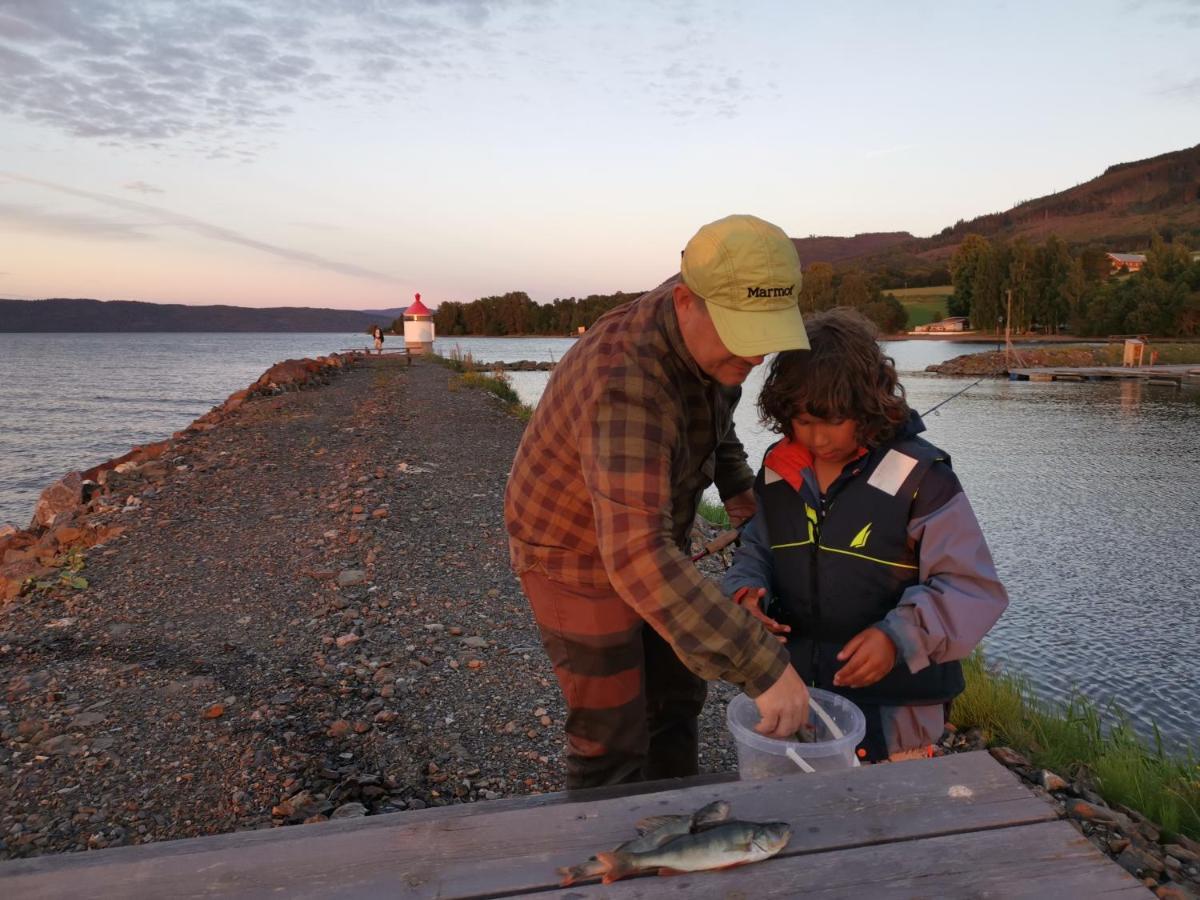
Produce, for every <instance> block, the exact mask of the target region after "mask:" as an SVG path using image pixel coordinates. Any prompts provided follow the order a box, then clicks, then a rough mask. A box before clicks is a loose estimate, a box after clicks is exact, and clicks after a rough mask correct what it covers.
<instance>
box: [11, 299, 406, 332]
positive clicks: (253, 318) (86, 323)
mask: <svg viewBox="0 0 1200 900" xmlns="http://www.w3.org/2000/svg"><path fill="white" fill-rule="evenodd" d="M392 318H395V317H394V316H393V317H392ZM390 322H391V318H386V317H384V316H381V315H376V314H374V313H365V312H359V311H355V310H344V309H314V308H311V307H305V306H273V307H267V308H263V309H251V308H249V307H242V306H184V305H183V304H179V303H170V304H168V303H140V302H135V301H131V300H65V299H55V300H0V332H15V331H42V332H46V331H267V332H272V331H275V332H279V331H345V332H360V331H366V329H367V328H368V327H369V326H370V325H372V324H375V323H378V324H380V325H385V326H386V325H388V324H390Z"/></svg>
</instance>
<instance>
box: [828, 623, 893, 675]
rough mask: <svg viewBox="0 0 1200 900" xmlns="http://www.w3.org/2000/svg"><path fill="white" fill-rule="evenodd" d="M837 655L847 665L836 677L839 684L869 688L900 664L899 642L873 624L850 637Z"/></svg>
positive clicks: (839, 670)
mask: <svg viewBox="0 0 1200 900" xmlns="http://www.w3.org/2000/svg"><path fill="white" fill-rule="evenodd" d="M837 658H838V660H839V661H840V662H845V663H846V664H845V665H844V666H842V667H841V668H840V669H838V671H837V674H836V675H834V676H833V683H834V684H835V685H837V686H838V687H850V688H860V687H867V686H868V685H871V684H874V683H875V682H877V681H878V680H879V679H880V678H882V677H883V676H884V675H886V674H887V673H888V672H890V671H892V667H893V666H894V665H896V645H895V644H893V643H892V639H891V638H890V637H888V636H887V635H886V634H884V633H883V632H882V631H881V630H879V629H878V628H876V627H875V626H871V627H870V628H864V629H863V630H862V631H860V632H859V633H858V634H856V635H855V636H854V637H852V638H850V640H848V641H847V642H846V646H845V647H843V648H842V651H841V652H840V653H839V654H838V655H837ZM847 660H849V662H847Z"/></svg>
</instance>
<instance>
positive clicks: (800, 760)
mask: <svg viewBox="0 0 1200 900" xmlns="http://www.w3.org/2000/svg"><path fill="white" fill-rule="evenodd" d="M785 752H786V753H787V758H788V759H790V760H791V761H792V762H794V763H795V764H796V765H798V766H799V767H800V768H801V769H802V770H804V771H805V772H808V773H809V774H810V775H811V774H812V773H813V772H815V771H817V770H816V769H814V768H813V767H812V766H810V765H809V764H808V763H806V762H805V761H804V757H803V756H801V755H800V754H799V753H797V752H796V748H795V747H788V748H787V750H786V751H785Z"/></svg>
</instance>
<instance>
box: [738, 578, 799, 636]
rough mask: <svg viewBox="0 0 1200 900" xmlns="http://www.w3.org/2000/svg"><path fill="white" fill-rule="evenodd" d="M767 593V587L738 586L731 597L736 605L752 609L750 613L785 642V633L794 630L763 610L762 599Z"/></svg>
mask: <svg viewBox="0 0 1200 900" xmlns="http://www.w3.org/2000/svg"><path fill="white" fill-rule="evenodd" d="M766 595H767V589H766V588H751V587H744V588H738V589H737V590H736V591H734V592H733V596H732V597H730V598H729V599H730V600H732V601H733V602H734V605H735V606H740V607H742V608H743V609H748V610H750V614H751V615H752V616H754V618H756V619H758V621H760V622H762V623H763V625H765V626H766V628H767V631H769V632H771V634H774V635H777V636H778V637H779V643H781V644H782V643H785V642H786V641H787V638H786V637H784V635H785V634H787V633H788V632H789V631H791V630H792V626H791V625H781V624H780V623H779V622H776V621H775V620H774V619H772V618H771V617H770V616H768V615H767V614H766V613H765V612H763V611H762V605H761V602H760V601H761V600H762V598H763V597H765V596H766Z"/></svg>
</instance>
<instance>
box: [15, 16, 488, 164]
mask: <svg viewBox="0 0 1200 900" xmlns="http://www.w3.org/2000/svg"><path fill="white" fill-rule="evenodd" d="M506 6H507V3H506V2H504V0H403V2H396V3H388V4H377V3H374V2H371V0H342V2H340V3H338V2H333V0H259V2H250V0H225V2H220V3H195V2H192V0H160V2H148V0H88V2H86V3H69V2H66V0H31V2H25V3H18V4H9V5H8V7H7V8H6V9H5V10H4V12H3V13H0V82H2V83H3V84H4V89H3V91H0V113H7V114H9V115H13V116H17V117H20V118H23V119H25V120H27V121H30V122H35V123H38V124H41V125H45V126H48V127H51V128H54V129H56V130H59V131H62V132H64V133H66V134H70V135H74V136H76V137H83V138H94V139H104V140H107V141H111V142H115V143H118V144H122V143H146V142H150V143H162V142H173V141H184V142H185V146H189V147H191V148H193V149H202V148H206V149H212V150H213V151H214V153H213V155H218V156H220V155H224V156H227V157H234V158H251V157H252V156H253V155H254V153H255V151H256V150H257V149H259V148H260V147H261V146H262V145H265V144H266V143H267V142H269V141H270V139H271V135H272V134H273V133H274V132H276V131H278V129H279V128H280V126H281V125H282V123H283V122H284V121H286V120H287V119H288V118H289V117H290V116H291V115H292V110H293V106H294V103H295V101H297V100H305V99H331V98H333V97H335V96H337V97H345V96H346V95H347V94H349V95H351V96H353V95H355V94H361V95H364V96H365V95H368V94H370V93H371V92H374V91H378V90H380V89H382V88H385V87H391V88H394V87H395V86H396V85H397V84H401V85H404V86H405V87H407V88H410V89H413V91H414V93H415V92H416V89H417V88H419V86H420V83H421V80H423V79H426V78H429V77H434V76H435V75H436V74H437V73H438V72H439V71H440V72H442V73H443V74H445V73H446V72H447V71H448V70H449V69H454V68H457V69H459V70H463V69H467V68H469V67H470V65H471V56H470V55H469V54H467V53H458V52H457V51H458V50H459V49H462V48H463V47H465V46H467V45H468V44H469V42H470V41H471V40H472V39H474V38H475V37H476V36H478V34H479V33H480V32H481V31H483V30H484V29H486V28H489V27H491V23H492V21H493V19H494V17H495V15H496V13H497V12H499V11H501V10H503V9H505V8H506ZM450 60H453V66H450V65H449V61H450ZM392 93H393V94H395V93H396V92H395V91H393V92H392ZM244 132H251V133H254V134H256V135H258V136H259V137H257V138H256V140H257V141H258V144H257V145H251V146H243V147H241V148H235V147H233V146H232V145H233V140H234V136H235V135H236V134H238V133H244ZM187 142H190V143H187Z"/></svg>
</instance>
